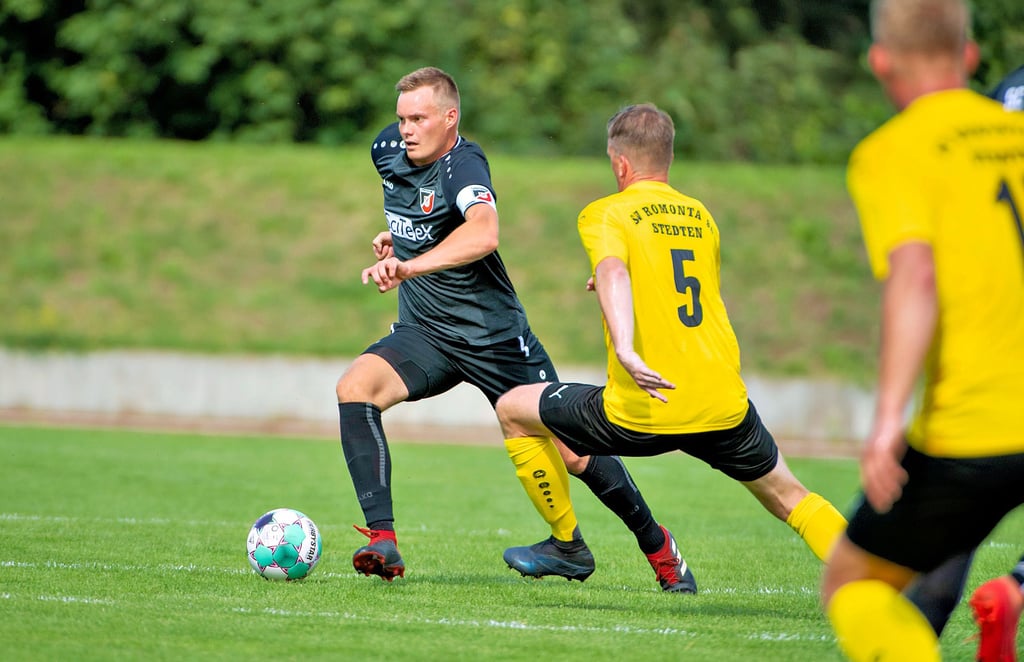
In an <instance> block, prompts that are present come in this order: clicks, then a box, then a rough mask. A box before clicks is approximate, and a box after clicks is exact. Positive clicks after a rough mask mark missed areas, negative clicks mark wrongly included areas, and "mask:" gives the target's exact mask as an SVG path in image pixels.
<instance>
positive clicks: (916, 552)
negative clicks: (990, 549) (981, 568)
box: [846, 448, 1024, 572]
mask: <svg viewBox="0 0 1024 662" xmlns="http://www.w3.org/2000/svg"><path fill="white" fill-rule="evenodd" d="M902 464H903V468H904V469H906V470H907V474H908V476H909V478H908V480H907V484H906V485H904V486H903V494H902V496H900V498H899V500H898V501H896V503H895V504H893V507H892V509H891V510H890V511H889V512H887V513H877V512H875V510H874V508H872V507H871V505H870V504H868V503H867V501H865V500H864V499H863V497H862V498H861V501H860V503H859V504H858V505H857V506H856V507H855V509H854V511H853V515H852V516H851V517H850V524H849V526H848V528H847V530H846V535H847V537H849V538H850V540H851V541H852V542H853V543H854V544H855V545H857V546H858V547H860V548H861V549H863V550H865V551H867V552H870V553H871V554H874V555H875V556H880V557H882V558H884V559H888V560H889V561H892V562H893V563H897V564H899V565H902V566H905V567H908V568H911V569H913V570H917V571H919V572H929V571H931V570H933V569H935V568H936V567H938V566H939V565H940V564H941V563H942V562H943V561H944V560H945V559H947V558H949V557H951V556H953V555H956V554H959V553H962V552H967V551H969V550H972V549H974V548H975V547H977V546H978V545H979V544H981V543H982V542H983V541H984V540H985V538H986V537H987V536H988V534H989V533H991V532H992V530H993V529H994V528H995V526H996V524H998V523H999V521H1000V520H1001V519H1002V518H1003V517H1004V516H1005V515H1006V514H1007V513H1009V512H1010V511H1011V510H1013V509H1014V508H1016V507H1017V506H1019V505H1021V504H1022V503H1024V479H1022V478H1021V477H1022V476H1024V454H1017V455H1000V456H995V457H982V458H941V457H932V456H930V455H925V454H924V453H921V452H920V451H917V450H914V449H913V448H910V449H908V450H907V454H906V455H905V456H904V458H903V463H902Z"/></svg>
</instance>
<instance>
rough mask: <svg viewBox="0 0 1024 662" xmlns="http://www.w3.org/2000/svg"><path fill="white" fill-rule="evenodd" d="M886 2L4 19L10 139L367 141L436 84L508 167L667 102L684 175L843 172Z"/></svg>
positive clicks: (120, 9)
mask: <svg viewBox="0 0 1024 662" xmlns="http://www.w3.org/2000/svg"><path fill="white" fill-rule="evenodd" d="M868 4H869V3H868V0H835V1H833V2H819V1H815V0H715V1H713V0H647V1H645V2H631V1H629V0H564V1H563V2H557V3H551V2H542V1H541V0H493V1H491V2H487V3H482V2H476V1H474V0H434V1H429V2H428V1H427V0H392V1H391V2H388V3H381V2H378V1H377V0H345V1H344V2H336V1H334V0H289V1H288V2H274V1H271V0H218V1H217V2H210V1H209V0H60V1H57V2H46V1H44V0H0V131H2V132H5V133H44V132H56V133H70V134H95V135H110V136H154V137H167V138H178V139H189V140H207V139H213V140H241V141H250V142H283V141H303V142H316V143H321V144H341V143H349V142H352V141H355V140H365V139H366V138H367V136H369V135H372V134H373V133H374V132H375V131H376V130H377V129H378V128H379V127H380V125H381V124H382V123H383V122H385V121H387V120H388V119H389V118H390V117H391V116H392V114H393V105H394V90H393V87H392V86H393V84H394V82H395V80H397V79H398V78H399V77H400V76H401V75H402V74H404V73H406V72H408V71H410V70H412V69H414V68H416V67H419V66H423V65H426V64H434V65H437V66H441V67H442V68H445V69H447V70H449V71H451V72H452V73H453V74H454V75H455V77H456V79H457V80H458V81H459V83H460V85H461V86H462V87H463V88H464V90H465V91H466V92H467V94H466V95H465V106H464V108H463V111H464V117H465V119H466V127H467V130H469V131H470V133H471V134H472V133H478V134H480V135H486V136H487V140H488V144H491V145H494V148H495V149H505V150H511V151H517V152H533V153H556V152H557V153H561V154H593V153H594V152H595V151H597V152H600V150H602V149H603V124H604V120H605V118H607V117H608V116H609V115H610V114H611V113H612V112H614V110H615V109H616V108H618V107H619V106H621V105H622V104H625V103H630V102H634V101H639V100H645V101H653V102H655V103H657V104H659V105H661V106H663V107H665V108H666V109H667V110H668V111H669V112H671V113H672V115H673V116H674V118H675V119H676V121H677V123H678V128H679V142H678V150H679V153H680V155H681V156H683V157H688V158H704V159H747V160H754V161H764V162H837V161H842V160H844V159H845V157H846V154H847V152H848V149H849V146H850V145H851V144H853V143H855V142H856V139H857V138H859V137H861V136H862V135H864V134H865V133H866V132H867V131H868V130H870V129H871V128H873V127H874V126H875V125H877V124H878V122H880V121H881V120H882V119H884V118H885V117H886V116H887V115H888V113H889V109H888V105H887V104H886V102H885V100H884V99H883V98H882V97H881V94H880V92H879V91H878V90H877V86H874V85H871V84H870V82H869V75H868V72H867V70H866V68H865V67H864V66H863V62H862V54H863V53H862V52H863V49H864V47H865V46H866V44H867V43H868V35H867V12H868ZM975 14H976V36H977V38H978V39H979V41H980V42H981V44H982V48H983V53H984V57H985V60H984V66H983V67H982V69H981V70H980V71H979V73H978V77H977V80H976V81H975V83H976V85H977V86H978V87H979V88H984V87H987V86H989V85H991V84H993V83H994V82H995V81H996V80H997V79H998V78H999V77H1000V76H1002V75H1004V74H1005V73H1006V72H1007V71H1009V70H1011V69H1013V68H1015V67H1016V66H1019V64H1021V63H1022V62H1024V28H1022V27H1021V26H1024V5H1022V4H1021V3H1020V2H1019V1H1018V0H984V1H979V2H977V3H976V6H975Z"/></svg>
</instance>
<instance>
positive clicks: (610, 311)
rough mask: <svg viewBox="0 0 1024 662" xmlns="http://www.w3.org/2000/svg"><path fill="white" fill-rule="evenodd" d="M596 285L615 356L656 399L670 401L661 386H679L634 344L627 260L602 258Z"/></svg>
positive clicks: (631, 298)
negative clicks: (662, 391)
mask: <svg viewBox="0 0 1024 662" xmlns="http://www.w3.org/2000/svg"><path fill="white" fill-rule="evenodd" d="M594 288H595V290H596V291H597V300H598V302H600V305H601V313H602V314H603V315H604V318H605V323H606V324H607V325H608V335H609V336H610V337H611V340H612V345H613V346H614V348H615V357H616V358H617V359H618V361H619V363H620V364H622V367H623V368H625V369H626V372H628V373H629V375H630V377H632V378H633V381H634V382H636V385H637V386H639V387H640V388H641V389H643V391H644V392H646V393H647V394H648V395H650V396H651V397H652V398H656V399H658V400H661V401H662V402H667V401H668V400H667V398H666V397H665V395H664V394H662V393H661V392H660V391H659V389H674V388H675V386H674V385H673V384H672V383H671V382H669V381H668V380H666V379H664V378H663V377H662V376H661V375H660V374H658V373H657V372H655V371H654V370H652V369H651V368H650V367H649V366H648V365H647V364H646V363H645V362H644V360H643V358H642V357H641V356H640V355H639V354H637V352H636V350H635V349H634V347H633V329H634V317H633V291H632V282H631V280H630V276H629V270H628V269H627V268H626V265H625V263H624V262H623V261H622V260H620V259H619V258H616V257H607V258H605V259H603V260H601V262H599V263H598V265H597V268H596V269H595V270H594Z"/></svg>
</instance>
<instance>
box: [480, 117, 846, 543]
mask: <svg viewBox="0 0 1024 662" xmlns="http://www.w3.org/2000/svg"><path fill="white" fill-rule="evenodd" d="M674 138H675V128H674V126H673V124H672V119H671V118H670V117H669V116H668V115H667V114H665V113H664V112H662V111H661V110H659V109H658V108H656V107H654V106H652V105H650V104H643V105H637V106H630V107H628V108H625V109H624V110H622V111H620V112H619V113H618V114H616V115H615V116H614V117H612V119H611V121H610V122H609V123H608V156H609V158H610V159H611V165H612V170H613V172H614V173H615V179H616V182H617V183H618V189H619V193H616V194H615V195H611V196H608V197H606V198H602V199H600V200H597V201H596V202H594V203H592V204H590V205H589V206H587V207H586V208H585V209H584V210H583V212H582V213H581V214H580V215H579V232H580V236H581V238H582V240H583V246H584V248H585V249H586V251H587V254H588V255H589V257H590V262H591V266H592V268H593V270H594V271H593V273H594V276H593V283H592V285H593V288H594V289H595V290H596V291H597V297H598V301H599V302H600V306H601V312H602V313H603V315H604V321H605V331H606V333H605V341H606V345H607V349H608V383H607V385H606V386H604V387H599V386H592V385H589V384H569V383H561V382H554V383H548V384H531V385H528V386H519V387H516V388H514V389H512V390H511V391H509V392H508V393H506V394H505V395H504V396H502V397H501V398H500V399H499V400H498V405H497V413H498V419H499V421H500V422H501V426H502V430H503V431H504V433H505V437H506V439H507V440H509V443H511V442H514V441H516V440H520V439H526V440H543V439H549V438H551V437H552V436H554V437H557V438H559V439H561V440H562V442H563V443H565V445H566V446H568V447H569V448H571V449H572V450H573V451H574V452H577V453H580V454H581V455H591V454H592V455H626V456H630V455H632V456H650V455H658V454H661V453H666V452H668V451H674V450H680V451H683V452H684V453H688V454H689V455H692V456H694V457H696V458H699V459H701V460H703V461H704V462H706V463H707V464H709V465H711V466H712V467H714V468H715V469H718V470H719V471H721V472H723V473H724V474H726V475H727V476H730V477H731V478H733V479H735V480H737V481H740V482H742V483H743V485H744V486H745V487H746V488H747V489H748V490H750V492H751V493H753V495H754V496H755V497H756V498H757V499H758V500H759V501H760V502H761V504H762V505H763V506H764V507H765V508H766V509H767V510H768V511H769V512H771V513H772V514H773V515H775V516H776V517H778V518H779V519H781V520H783V521H785V522H786V523H787V524H789V525H790V526H791V527H792V528H793V529H794V530H795V531H796V532H797V533H798V534H799V535H800V536H801V537H803V539H804V541H805V542H806V543H807V544H808V546H809V547H810V548H811V550H812V551H813V552H814V553H815V554H816V555H817V556H818V558H820V559H823V558H825V556H826V555H827V554H828V552H829V550H830V549H831V547H832V545H833V543H834V542H835V540H836V539H837V538H838V536H839V534H840V532H841V531H842V529H843V528H844V527H845V525H846V521H845V520H844V519H843V516H842V515H840V514H839V512H838V511H837V510H836V509H835V508H834V507H833V506H832V504H831V503H829V502H828V501H827V500H825V499H824V498H823V497H821V496H820V495H818V494H814V493H811V492H808V490H807V488H805V487H804V486H803V485H802V484H801V483H800V482H799V481H798V480H797V479H796V477H794V476H793V474H792V473H791V472H790V470H789V468H788V467H787V466H786V463H785V461H784V460H783V458H782V456H781V455H780V454H779V449H778V447H777V446H776V444H775V440H774V439H773V438H772V436H771V434H769V432H768V430H766V429H765V427H764V425H762V423H761V419H760V418H759V417H758V415H757V411H756V410H755V409H754V406H753V405H752V404H751V403H750V401H749V400H748V399H747V390H746V386H745V385H744V383H743V379H742V378H741V377H740V350H739V346H738V344H737V342H736V336H735V335H734V333H733V330H732V327H731V325H730V323H729V318H728V316H727V315H726V311H725V305H724V303H723V302H722V297H721V294H720V292H719V264H720V260H719V234H718V226H717V225H716V224H715V220H714V218H712V216H711V213H710V212H709V211H708V209H707V207H705V206H704V205H703V204H702V203H701V202H700V201H699V200H696V199H694V198H691V197H689V196H686V195H683V194H682V193H680V192H678V191H676V190H675V189H673V188H672V187H671V186H669V184H668V171H669V166H670V165H671V164H672V151H673V141H674ZM665 544H666V545H673V544H674V541H673V540H672V539H671V537H669V538H668V539H667V540H666V543H665Z"/></svg>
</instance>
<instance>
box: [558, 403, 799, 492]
mask: <svg viewBox="0 0 1024 662" xmlns="http://www.w3.org/2000/svg"><path fill="white" fill-rule="evenodd" d="M748 403H749V401H748ZM540 419H541V422H543V423H544V425H545V426H547V428H548V429H549V430H551V432H552V433H554V435H555V436H556V437H558V438H559V439H561V440H562V441H563V442H565V445H566V446H568V447H569V448H571V449H572V450H573V451H575V452H576V453H578V454H579V455H623V456H626V457H649V456H652V455H661V454H662V453H667V452H669V451H675V450H678V451H682V452H684V453H686V454H687V455H691V456H693V457H695V458H697V459H699V460H702V461H703V462H705V463H706V464H708V465H710V466H711V467H713V468H715V469H717V470H719V471H721V472H722V473H724V474H725V475H726V476H729V477H730V478H732V479H734V480H738V481H742V482H749V481H752V480H757V479H758V478H761V477H763V476H764V475H766V474H767V473H768V472H769V471H771V470H772V469H774V468H775V465H776V464H777V463H778V461H779V448H778V446H776V444H775V439H773V438H772V435H771V433H769V432H768V430H767V428H765V427H764V424H763V423H761V419H760V417H759V416H758V415H757V410H756V409H755V408H754V404H753V403H749V407H748V409H747V414H746V416H744V418H743V420H742V421H741V422H740V424H739V425H737V426H736V427H734V428H730V429H727V430H712V431H709V432H693V433H688V434H654V433H649V432H637V431H635V430H630V429H628V428H624V427H622V426H620V425H616V424H615V423H612V422H611V421H609V420H608V417H607V415H606V414H605V411H604V387H602V386H593V385H590V384H569V383H554V384H549V385H548V387H547V388H545V389H544V392H543V393H542V394H541V400H540Z"/></svg>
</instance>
